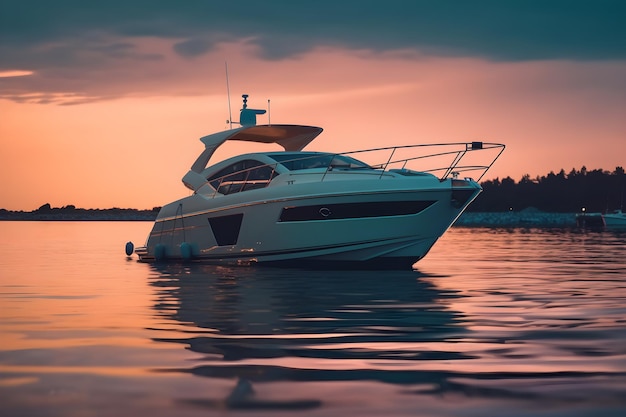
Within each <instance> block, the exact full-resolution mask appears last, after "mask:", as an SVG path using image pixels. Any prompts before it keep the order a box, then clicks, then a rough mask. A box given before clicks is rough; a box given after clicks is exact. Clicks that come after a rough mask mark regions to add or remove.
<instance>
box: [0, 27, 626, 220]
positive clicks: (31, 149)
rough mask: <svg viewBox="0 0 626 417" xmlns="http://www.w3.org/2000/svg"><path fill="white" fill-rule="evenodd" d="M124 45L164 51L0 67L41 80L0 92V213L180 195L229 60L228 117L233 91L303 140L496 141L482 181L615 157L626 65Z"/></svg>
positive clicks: (240, 44) (325, 146) (356, 145)
mask: <svg viewBox="0 0 626 417" xmlns="http://www.w3.org/2000/svg"><path fill="white" fill-rule="evenodd" d="M134 42H135V43H134V44H135V48H136V53H137V54H143V55H144V56H146V57H150V56H154V55H159V56H161V57H162V59H161V60H160V61H158V62H157V61H154V60H151V59H144V60H141V61H136V62H135V61H133V62H131V61H128V62H126V61H124V58H120V59H121V61H120V62H121V63H119V65H117V66H109V67H106V68H102V70H101V71H98V72H94V75H93V78H92V83H91V84H89V85H88V86H82V87H81V88H75V89H74V90H71V89H68V90H67V91H55V92H50V91H44V90H45V88H43V86H44V84H43V82H44V81H43V80H42V81H39V79H38V78H37V77H39V73H38V72H37V70H36V69H35V68H32V69H31V68H24V67H22V66H20V67H19V68H13V69H12V70H8V69H2V68H0V87H2V85H3V84H2V83H3V82H7V80H12V81H13V82H17V81H16V80H17V79H18V78H19V82H23V81H24V80H26V79H29V78H30V81H32V82H33V83H32V84H31V85H40V86H41V90H36V89H33V88H31V89H30V90H29V91H27V92H25V91H24V90H20V91H19V92H18V93H11V94H3V95H0V175H1V177H2V179H3V180H2V185H3V186H2V188H1V189H0V208H5V209H9V210H25V211H30V210H34V209H36V208H38V207H39V206H41V205H43V204H45V203H50V204H51V205H52V206H53V207H60V206H64V205H69V204H73V205H75V206H77V207H83V208H110V207H124V208H126V207H130V208H138V209H145V208H152V207H154V206H160V205H163V204H165V203H167V202H169V201H171V200H174V199H177V198H180V197H183V196H185V195H187V194H188V190H187V189H186V188H185V187H184V186H183V184H182V182H181V178H182V176H183V175H184V174H185V173H186V172H187V170H188V169H189V167H190V166H191V164H192V163H193V162H194V160H195V158H196V157H197V155H198V154H199V153H200V152H201V151H202V143H201V142H200V141H199V140H198V139H199V138H200V137H201V136H204V135H207V134H210V133H214V132H216V131H220V130H224V129H227V128H228V125H227V124H226V120H227V119H228V117H229V115H228V100H227V87H226V77H225V63H226V62H227V63H228V68H229V80H230V93H231V107H232V114H233V119H235V120H237V118H238V111H239V109H240V108H241V94H243V93H246V94H249V95H250V98H249V102H248V104H249V106H250V107H252V108H267V105H268V99H269V100H271V122H272V123H288V124H306V125H316V126H320V127H323V128H324V133H322V135H321V136H320V137H319V138H318V139H316V140H315V141H314V142H313V143H312V144H310V145H309V146H308V148H307V149H309V150H320V151H331V152H342V151H349V150H356V149H361V148H374V147H383V146H393V145H406V144H418V143H430V142H458V141H474V140H483V141H486V142H500V143H504V144H506V145H507V149H506V151H505V153H504V154H503V155H502V156H501V158H500V159H499V160H498V161H497V162H496V164H495V165H494V166H493V168H492V169H491V170H490V171H489V172H488V173H487V174H486V175H485V177H484V178H483V180H487V179H494V178H504V177H507V176H510V177H511V178H513V179H515V180H516V181H517V180H519V179H520V178H521V177H522V176H523V175H525V174H529V175H530V176H531V177H533V178H534V177H536V176H542V175H546V174H547V173H549V172H550V171H554V172H558V171H559V170H560V169H564V170H565V171H566V172H569V171H570V170H572V169H574V168H575V169H580V168H581V167H582V166H586V167H587V169H604V170H608V171H613V170H614V169H615V168H616V167H617V166H624V165H625V164H626V140H625V138H626V117H624V115H625V114H626V113H625V110H626V94H625V93H626V91H625V89H624V85H625V84H624V74H626V61H625V60H620V59H601V60H572V59H543V60H509V61H504V60H500V61H498V60H493V59H488V58H484V57H479V56H444V55H433V54H427V53H425V52H420V50H419V49H415V48H413V49H396V50H393V51H374V50H368V49H358V48H351V49H348V48H345V47H341V46H319V47H314V48H310V49H309V50H307V51H303V52H300V53H297V54H293V55H291V56H288V57H284V58H281V59H267V58H264V57H263V56H262V54H261V53H260V52H259V50H258V47H257V46H255V45H253V44H251V43H250V42H249V40H246V39H243V40H239V41H233V42H222V43H220V44H219V45H218V46H217V47H215V48H213V49H211V50H210V51H208V52H207V53H204V54H202V55H198V56H195V57H193V58H182V57H180V56H179V55H177V54H176V53H174V52H173V50H172V41H171V40H165V39H159V38H155V37H143V38H136V39H135V41H134ZM3 80H4V81H3ZM38 82H39V84H38ZM68 86H69V87H71V85H69V84H68ZM69 87H68V88H69ZM258 122H259V123H266V122H267V117H266V116H260V117H259V120H258ZM248 146H249V145H248ZM248 150H249V148H244V147H240V148H234V149H233V150H232V152H231V153H230V154H235V153H237V152H244V151H248ZM222 156H229V154H222Z"/></svg>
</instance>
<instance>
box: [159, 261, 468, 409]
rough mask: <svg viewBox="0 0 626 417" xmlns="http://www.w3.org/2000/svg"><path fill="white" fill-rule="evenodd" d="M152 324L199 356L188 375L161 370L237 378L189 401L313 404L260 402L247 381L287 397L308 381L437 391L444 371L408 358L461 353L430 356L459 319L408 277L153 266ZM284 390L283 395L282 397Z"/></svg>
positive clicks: (453, 334) (417, 278)
mask: <svg viewBox="0 0 626 417" xmlns="http://www.w3.org/2000/svg"><path fill="white" fill-rule="evenodd" d="M152 268H154V270H155V272H157V277H156V278H155V279H153V280H152V282H151V285H152V286H153V287H155V288H156V289H157V290H156V293H157V294H158V299H157V302H156V303H155V305H154V308H155V309H156V311H157V315H158V316H159V318H160V319H161V320H165V322H166V323H168V325H172V324H173V325H175V326H182V327H183V329H182V330H181V329H180V328H178V329H176V330H177V331H176V334H177V336H179V335H180V334H181V333H183V332H184V334H185V335H186V336H184V337H172V338H161V339H157V341H159V342H167V343H179V344H181V345H183V346H185V347H186V348H188V349H190V350H192V351H194V352H197V353H201V354H203V355H205V356H204V357H203V358H202V359H200V360H199V361H197V362H194V366H193V367H191V368H188V369H174V370H172V369H168V370H165V371H169V372H186V373H191V374H193V375H197V376H202V377H209V378H222V379H224V378H225V379H232V380H233V381H237V382H236V384H235V386H234V388H233V391H232V393H231V394H230V396H229V397H228V398H227V399H225V400H224V399H221V400H216V399H213V400H207V399H194V400H190V401H191V402H194V403H196V404H198V405H205V406H209V407H214V406H217V405H221V406H224V405H226V406H228V407H231V408H242V407H243V408H264V409H266V408H278V409H285V408H287V409H301V408H311V407H317V406H319V405H321V403H322V401H321V399H319V398H314V399H310V398H306V399H301V398H297V399H289V400H284V399H283V400H280V401H276V400H267V399H261V396H260V395H256V394H255V389H254V388H253V384H257V385H258V383H268V382H290V383H295V385H294V384H292V386H291V390H292V393H291V394H293V395H294V396H296V397H298V396H299V395H301V394H302V393H303V392H306V393H307V395H311V393H312V392H311V390H305V389H302V390H300V389H299V385H298V384H306V383H308V382H341V381H344V382H345V381H374V382H382V383H387V384H403V385H404V384H420V383H425V384H429V385H431V384H436V385H438V386H444V385H446V379H447V378H448V373H447V372H433V371H432V370H430V371H429V370H426V371H419V370H416V369H415V367H414V366H408V367H407V366H406V365H407V364H410V363H413V364H415V363H416V361H428V360H444V361H445V360H454V359H463V358H465V357H466V356H465V355H464V354H462V353H458V352H454V351H447V350H446V351H444V350H443V349H442V350H435V349H434V348H433V346H437V345H439V343H433V342H440V341H444V340H450V339H455V338H459V337H462V335H463V334H464V333H465V329H464V328H463V325H462V324H463V323H462V321H461V320H460V317H459V315H458V314H457V313H455V312H454V311H451V310H449V309H448V308H446V307H444V305H443V304H441V303H440V302H439V300H441V299H444V298H449V297H458V296H457V295H456V294H455V293H454V292H448V293H444V292H442V291H439V290H438V289H437V288H436V287H435V286H434V285H433V284H432V283H430V282H428V280H425V279H424V276H423V274H420V273H419V272H417V271H309V270H307V271H299V270H292V269H274V268H257V267H250V268H229V267H221V266H211V265H196V264H191V265H181V264H178V265H176V264H171V265H158V264H155V265H152ZM283 394H284V392H283Z"/></svg>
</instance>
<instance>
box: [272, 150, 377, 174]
mask: <svg viewBox="0 0 626 417" xmlns="http://www.w3.org/2000/svg"><path fill="white" fill-rule="evenodd" d="M268 156H269V157H270V158H272V159H273V160H275V161H276V162H280V163H281V164H282V165H283V166H284V167H285V168H287V169H288V170H290V171H298V170H301V169H311V168H325V169H326V168H329V167H330V168H344V169H355V168H356V169H359V168H360V169H364V168H365V169H371V167H370V166H369V165H367V164H366V163H365V162H361V161H359V160H358V159H354V158H351V157H349V156H345V155H335V154H331V153H281V154H272V155H268Z"/></svg>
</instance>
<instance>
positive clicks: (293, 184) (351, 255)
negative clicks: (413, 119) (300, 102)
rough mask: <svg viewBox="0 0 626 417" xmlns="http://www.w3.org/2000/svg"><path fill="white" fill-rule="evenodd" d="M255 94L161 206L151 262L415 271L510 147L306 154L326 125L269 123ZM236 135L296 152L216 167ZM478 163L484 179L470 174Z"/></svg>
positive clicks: (146, 252)
mask: <svg viewBox="0 0 626 417" xmlns="http://www.w3.org/2000/svg"><path fill="white" fill-rule="evenodd" d="M243 97H244V105H243V108H242V110H241V113H240V122H239V123H240V124H241V127H239V128H235V129H230V130H226V131H223V132H219V133H215V134H212V135H209V136H205V137H203V138H201V139H200V140H201V141H202V143H203V144H204V146H205V149H204V151H203V152H202V153H201V154H200V156H199V157H198V158H197V160H196V161H195V162H194V163H193V165H192V166H191V169H190V170H189V172H188V173H187V174H186V175H185V176H184V177H183V183H184V184H185V186H187V187H188V188H189V189H190V190H192V191H193V194H192V195H190V196H188V197H184V198H181V199H180V200H177V201H174V202H172V203H169V204H167V205H165V206H163V207H162V208H161V210H160V212H159V214H158V216H157V219H156V221H155V223H154V227H153V228H152V231H151V232H150V235H149V236H148V239H147V242H146V245H145V246H143V247H138V248H137V249H136V250H135V253H137V255H138V256H139V259H140V260H141V261H147V262H149V261H205V262H213V263H225V264H251V263H258V264H263V265H289V266H299V267H300V266H302V267H350V268H361V267H366V268H376V267H382V268H410V267H411V266H412V265H413V264H414V263H415V262H417V261H418V260H420V259H421V258H423V257H424V256H425V255H426V254H427V253H428V251H429V250H430V248H431V247H432V246H433V244H434V243H435V242H436V241H437V239H439V237H441V236H442V234H443V233H444V232H445V231H446V230H447V229H448V228H449V227H450V226H451V225H452V224H453V223H454V221H455V220H456V219H457V218H458V217H459V216H460V215H461V213H462V212H463V211H464V210H465V208H466V207H467V206H468V205H469V204H470V203H471V202H472V200H474V198H476V196H477V195H478V194H479V193H480V192H481V187H480V185H479V184H478V181H479V180H480V178H481V177H482V176H483V175H484V174H485V172H486V171H487V170H488V169H489V168H490V167H491V166H492V165H493V163H494V162H495V160H496V159H497V158H498V157H499V156H500V154H501V153H502V151H503V150H504V145H503V144H497V143H485V142H467V143H447V144H428V145H426V144H419V145H408V146H406V145H405V146H396V147H384V148H377V149H368V150H362V151H356V152H348V153H332V152H313V151H303V149H304V148H305V147H306V146H307V145H308V144H309V143H310V142H311V141H313V140H314V139H315V138H316V137H317V136H318V135H319V134H320V133H321V132H322V128H320V127H314V126H301V125H286V124H267V125H257V124H256V115H257V114H263V113H264V112H265V111H264V110H255V109H248V108H247V95H244V96H243ZM226 141H247V142H257V143H275V144H278V145H280V146H281V147H282V148H283V149H284V150H277V151H271V152H258V153H248V154H244V155H239V156H235V157H232V158H228V159H226V160H223V161H220V162H216V163H212V164H210V165H209V160H210V159H211V157H212V155H213V154H214V152H215V150H216V149H217V148H218V147H219V146H220V145H222V144H223V143H225V142H226ZM475 154H481V155H485V158H486V159H485V160H484V161H483V160H481V158H478V159H476V158H474V155H475ZM376 157H378V158H379V159H375V158H376ZM428 161H431V163H430V165H429V163H428ZM444 161H445V162H444ZM466 161H467V162H466ZM477 161H479V162H477ZM470 171H473V172H477V173H478V175H479V176H478V177H477V178H476V179H475V180H474V179H472V178H470V177H465V176H461V174H463V175H465V173H467V172H470Z"/></svg>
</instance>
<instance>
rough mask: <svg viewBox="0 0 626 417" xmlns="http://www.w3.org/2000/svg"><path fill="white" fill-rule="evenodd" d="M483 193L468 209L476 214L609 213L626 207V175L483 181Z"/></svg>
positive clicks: (579, 173) (581, 173)
mask: <svg viewBox="0 0 626 417" xmlns="http://www.w3.org/2000/svg"><path fill="white" fill-rule="evenodd" d="M481 185H482V187H483V192H482V193H481V194H480V195H479V196H478V197H477V198H476V200H475V201H474V202H473V203H472V204H471V205H470V206H469V208H468V211H473V212H485V211H492V212H502V211H510V210H513V211H520V210H523V209H526V208H529V207H532V208H536V209H538V210H541V211H547V212H555V213H576V212H580V211H582V210H583V208H584V209H585V210H586V211H587V212H607V211H613V210H615V209H619V208H623V209H626V207H622V206H623V205H624V204H626V174H625V173H624V168H622V167H619V166H618V167H617V168H615V171H613V172H609V171H604V170H601V169H594V170H591V171H588V170H587V168H585V167H584V166H583V167H582V168H581V169H580V170H575V169H572V170H571V171H570V173H569V174H566V173H565V171H564V170H563V169H561V171H559V173H558V174H555V173H554V172H550V173H549V174H548V175H545V176H542V177H539V176H537V177H536V178H530V175H524V176H523V177H522V179H521V180H520V181H519V182H517V183H516V182H515V181H514V180H513V179H512V178H511V177H506V178H504V179H502V180H500V179H498V178H496V179H495V180H490V181H484V182H482V183H481Z"/></svg>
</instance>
